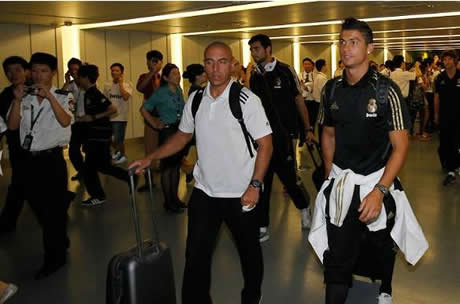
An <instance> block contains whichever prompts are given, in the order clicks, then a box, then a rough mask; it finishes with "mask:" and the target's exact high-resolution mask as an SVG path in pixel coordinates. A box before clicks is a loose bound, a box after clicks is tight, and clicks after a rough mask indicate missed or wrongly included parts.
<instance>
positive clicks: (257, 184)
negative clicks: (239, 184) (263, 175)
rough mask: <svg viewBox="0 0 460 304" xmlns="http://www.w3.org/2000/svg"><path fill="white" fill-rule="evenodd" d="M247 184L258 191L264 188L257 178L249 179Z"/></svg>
mask: <svg viewBox="0 0 460 304" xmlns="http://www.w3.org/2000/svg"><path fill="white" fill-rule="evenodd" d="M249 186H250V187H252V188H255V189H258V190H259V191H260V190H263V188H264V184H263V182H261V181H260V180H258V179H253V180H251V182H250V183H249Z"/></svg>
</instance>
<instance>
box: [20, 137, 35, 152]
mask: <svg viewBox="0 0 460 304" xmlns="http://www.w3.org/2000/svg"><path fill="white" fill-rule="evenodd" d="M33 139H34V137H33V136H32V135H31V134H28V135H26V137H24V142H23V143H22V148H23V149H24V150H26V151H30V148H31V147H32V140H33Z"/></svg>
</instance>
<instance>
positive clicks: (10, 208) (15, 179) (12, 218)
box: [0, 135, 25, 230]
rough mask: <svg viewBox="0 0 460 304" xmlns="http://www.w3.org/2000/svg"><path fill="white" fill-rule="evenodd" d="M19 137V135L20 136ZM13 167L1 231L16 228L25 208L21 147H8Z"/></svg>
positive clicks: (1, 221) (2, 214)
mask: <svg viewBox="0 0 460 304" xmlns="http://www.w3.org/2000/svg"><path fill="white" fill-rule="evenodd" d="M18 136H19V135H18ZM8 150H9V159H10V165H11V183H10V185H9V186H8V193H7V194H6V200H5V206H4V207H3V209H2V213H1V215H0V227H1V229H6V230H11V229H14V228H15V227H16V223H17V221H18V218H19V215H20V214H21V211H22V209H23V207H24V194H25V191H24V188H23V187H24V179H23V178H22V177H21V172H22V170H21V168H20V167H21V166H23V165H24V152H23V151H22V149H21V147H19V146H17V147H11V146H10V144H9V145H8Z"/></svg>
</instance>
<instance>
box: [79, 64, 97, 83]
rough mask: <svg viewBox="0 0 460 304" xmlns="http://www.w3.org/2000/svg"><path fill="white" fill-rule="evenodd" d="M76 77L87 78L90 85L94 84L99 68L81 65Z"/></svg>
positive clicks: (91, 65)
mask: <svg viewBox="0 0 460 304" xmlns="http://www.w3.org/2000/svg"><path fill="white" fill-rule="evenodd" d="M78 77H80V78H86V77H87V78H88V79H89V81H90V82H91V83H96V81H97V79H98V78H99V68H98V67H97V66H96V65H94V64H87V63H86V64H83V65H82V66H81V67H80V69H79V70H78Z"/></svg>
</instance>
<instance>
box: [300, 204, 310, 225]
mask: <svg viewBox="0 0 460 304" xmlns="http://www.w3.org/2000/svg"><path fill="white" fill-rule="evenodd" d="M300 222H301V225H302V229H310V228H311V210H310V208H304V209H302V210H300Z"/></svg>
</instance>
